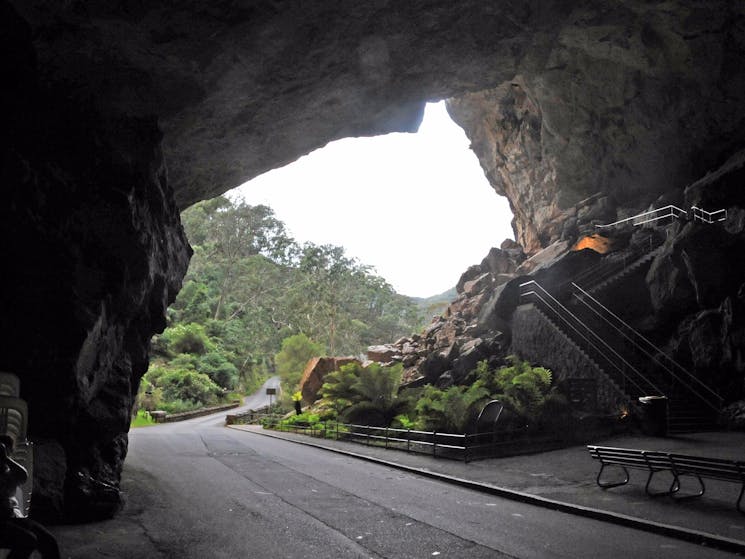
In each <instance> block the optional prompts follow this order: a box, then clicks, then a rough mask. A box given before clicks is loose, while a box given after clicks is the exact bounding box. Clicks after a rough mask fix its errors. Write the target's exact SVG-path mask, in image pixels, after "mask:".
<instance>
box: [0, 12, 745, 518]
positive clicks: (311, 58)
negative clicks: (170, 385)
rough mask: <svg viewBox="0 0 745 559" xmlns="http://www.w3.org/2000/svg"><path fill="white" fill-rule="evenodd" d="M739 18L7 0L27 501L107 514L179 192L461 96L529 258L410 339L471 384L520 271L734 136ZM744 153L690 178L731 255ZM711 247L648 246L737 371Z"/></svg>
mask: <svg viewBox="0 0 745 559" xmlns="http://www.w3.org/2000/svg"><path fill="white" fill-rule="evenodd" d="M743 11H745V7H744V6H743V5H742V4H741V3H737V2H728V1H725V0H718V1H713V2H707V3H706V5H705V6H704V5H702V4H701V3H700V2H693V1H690V0H677V1H673V2H629V3H624V4H623V5H619V4H618V3H617V2H611V1H608V0H594V1H591V2H585V3H582V4H581V5H579V6H578V5H577V3H576V2H570V1H568V0H554V1H551V2H544V1H542V0H541V1H539V0H527V1H524V2H520V1H518V2H497V3H495V2H482V1H479V0H463V1H460V2H434V1H424V0H417V1H411V2H394V3H391V2H379V1H378V0H362V1H358V2H354V3H349V2H315V3H302V4H301V3H276V2H259V1H250V2H240V3H236V2H227V1H224V0H217V1H214V2H210V3H209V4H208V5H207V4H204V3H189V2H186V3H165V4H164V3H132V2H115V3H105V4H102V3H97V4H96V5H92V4H91V5H89V4H86V3H81V2H52V1H50V0H12V1H10V2H8V1H2V0H0V14H1V15H2V18H1V19H0V28H2V31H3V33H2V34H1V35H0V43H1V45H2V47H3V48H2V49H0V57H2V61H3V68H4V69H5V74H4V76H3V77H4V78H6V79H4V80H3V86H2V93H1V95H2V103H0V115H1V116H2V119H3V121H2V124H3V126H2V131H3V133H4V138H3V140H4V141H3V143H2V146H0V149H2V167H1V169H2V177H3V179H4V180H3V186H4V192H5V197H4V200H3V204H2V206H0V208H1V209H0V222H1V223H2V225H1V227H2V228H3V231H2V232H3V236H4V239H5V240H6V244H5V246H6V255H7V259H6V262H7V264H8V266H6V268H8V269H9V271H6V273H4V274H3V276H2V282H3V285H2V287H3V289H2V295H0V296H1V297H2V298H3V301H2V303H3V305H2V309H3V313H2V316H1V317H0V334H2V339H3V341H4V351H3V354H2V356H1V357H0V368H2V369H7V370H11V371H14V372H16V373H18V374H19V375H20V376H21V377H22V380H23V396H24V397H25V398H26V399H27V400H28V401H29V404H30V406H31V412H30V416H31V433H32V436H33V437H34V439H35V440H36V441H37V442H39V445H38V453H37V454H38V459H39V468H38V471H37V474H38V475H37V478H38V479H37V481H38V484H37V485H38V487H39V488H40V491H41V493H40V498H39V499H37V501H36V507H37V510H39V509H42V510H43V509H47V510H56V511H60V510H62V508H64V507H65V506H68V508H69V507H71V506H72V507H73V508H74V507H78V508H83V507H85V504H86V503H96V504H97V505H96V508H95V509H94V510H96V511H98V513H97V514H109V513H110V512H111V511H112V510H113V509H115V508H116V498H112V492H111V490H110V488H109V487H108V486H107V485H102V483H113V485H116V483H117V481H118V476H119V471H120V469H121V463H122V460H123V458H124V455H125V453H126V431H127V424H128V416H129V407H130V404H131V401H132V394H133V393H134V391H135V390H136V387H137V383H138V381H139V377H140V376H141V375H142V373H143V372H144V370H145V368H146V366H147V348H148V343H149V342H148V340H149V338H150V336H151V335H152V334H153V333H154V332H156V331H158V330H159V329H162V327H163V325H164V321H163V317H164V310H165V307H166V305H167V304H168V302H169V301H171V300H172V299H173V297H174V296H175V293H176V291H177V290H178V288H179V285H180V281H181V278H182V276H183V274H184V272H185V269H186V266H187V262H188V257H189V248H188V245H187V243H186V240H185V238H184V236H183V233H182V231H181V227H180V224H179V218H178V212H177V208H184V207H186V206H188V205H189V204H191V203H193V202H195V201H197V200H200V199H204V198H209V197H211V196H213V195H216V194H219V193H222V192H225V191H226V190H228V189H230V188H232V187H234V186H237V185H238V184H240V183H242V182H243V181H245V180H248V179H250V178H252V177H254V176H256V175H258V174H260V173H262V172H264V171H266V170H269V169H271V168H274V167H277V166H280V165H282V164H285V163H288V162H290V161H293V160H294V159H296V158H297V157H299V156H301V155H303V154H305V153H307V152H309V151H310V150H312V149H315V148H317V147H320V146H322V145H325V144H326V143H327V142H329V141H331V140H334V139H337V138H341V137H346V136H352V135H365V134H367V135H374V134H381V133H385V132H390V131H411V130H413V129H415V128H416V127H417V125H418V123H419V120H420V118H421V114H422V107H423V103H424V101H425V100H427V99H442V98H449V97H460V99H457V100H454V101H452V102H451V104H450V109H451V112H452V114H453V115H454V116H455V117H456V119H457V120H458V121H459V122H461V123H462V124H463V125H464V126H465V128H466V129H467V132H468V134H469V136H470V138H471V141H472V143H473V146H474V149H475V151H476V152H477V154H478V155H479V157H480V159H481V163H482V166H483V168H484V169H485V171H486V173H487V176H488V177H489V179H490V180H491V182H492V185H493V186H494V188H495V189H496V190H497V191H498V192H500V193H504V194H506V195H507V196H508V197H509V200H510V203H511V205H512V208H513V210H514V212H515V222H514V228H515V230H516V232H517V239H518V241H519V244H520V245H522V249H524V251H525V253H526V254H527V255H529V256H531V257H532V258H531V259H530V260H528V261H527V262H526V263H523V262H522V258H523V256H522V249H520V248H518V247H510V246H503V247H502V251H503V252H504V253H505V254H503V253H495V254H490V255H489V256H488V257H487V259H486V260H485V263H482V264H481V266H480V269H479V270H474V271H473V274H472V275H471V274H470V273H469V275H468V277H464V279H463V281H462V282H461V283H460V286H461V289H462V292H459V295H458V299H457V300H456V301H455V302H454V303H453V305H452V306H451V309H450V310H449V314H448V316H447V317H446V318H445V319H443V320H442V321H438V322H437V323H435V324H433V325H432V326H431V327H430V328H429V329H428V330H427V332H425V334H424V335H423V336H422V337H420V338H418V339H414V337H412V338H411V339H410V340H409V341H404V342H402V344H401V348H400V349H401V359H402V360H404V361H405V364H406V366H407V371H409V372H414V371H418V369H417V367H418V366H419V364H422V363H425V362H426V363H429V364H431V367H430V366H429V365H428V366H427V367H428V368H427V367H425V368H427V370H426V371H423V372H422V373H421V374H423V375H425V376H427V377H430V376H432V377H434V376H437V378H438V379H439V378H440V377H442V376H443V375H444V378H443V382H451V381H458V379H459V378H460V377H462V375H463V371H465V370H466V369H467V368H468V367H470V364H471V363H472V362H473V360H474V359H475V358H476V357H478V356H480V355H489V354H490V353H491V352H492V351H493V350H494V348H496V347H498V346H500V347H501V346H505V345H506V344H507V343H508V338H509V332H508V327H509V316H510V312H509V311H510V309H514V306H515V303H514V296H515V285H516V282H517V281H518V280H517V279H513V275H515V274H516V275H520V274H523V273H525V274H527V273H531V272H535V271H536V270H540V269H541V267H546V266H548V264H550V263H551V262H553V261H554V260H555V259H556V257H558V256H559V255H560V254H561V252H562V251H563V250H564V249H565V248H566V247H568V246H571V244H572V243H573V242H574V239H575V238H576V236H577V235H579V234H582V233H584V232H585V231H586V230H587V229H588V228H590V227H591V226H592V225H593V224H594V223H597V222H602V221H604V220H610V219H613V218H615V217H623V216H624V215H628V214H630V213H635V212H637V211H639V210H641V209H643V208H644V207H646V206H647V205H648V204H650V203H652V202H654V201H656V200H661V199H667V200H680V199H681V195H682V187H683V185H685V184H688V183H690V182H692V181H693V180H695V179H697V178H699V177H701V176H703V174H704V172H705V171H706V170H709V169H712V168H716V167H717V166H718V165H720V164H721V163H722V162H723V161H724V160H725V159H726V157H728V156H729V155H730V154H731V153H734V152H735V151H736V150H737V149H739V148H740V147H741V145H742V144H743V143H745V126H743V121H744V120H745V102H743V101H745V99H743V97H744V96H745V68H743V66H742V64H741V60H742V58H743V50H745V48H744V45H745V25H744V23H743V22H744V20H745V16H744V14H743ZM735 167H736V165H735ZM166 168H167V172H166ZM737 172H740V171H737ZM737 172H735V171H732V172H729V171H728V172H726V173H723V174H721V176H719V177H718V178H717V180H716V181H713V180H710V181H709V183H710V184H711V187H710V188H709V187H708V186H707V185H708V184H709V183H706V182H705V183H702V184H699V185H698V186H697V189H698V190H696V192H698V193H699V194H700V195H699V194H697V195H696V196H695V198H696V199H697V200H701V203H704V204H706V203H709V204H712V205H714V204H719V205H724V206H726V207H728V208H730V215H731V216H732V219H731V220H728V222H727V224H726V225H725V230H726V231H727V232H728V234H729V237H721V238H717V239H713V241H715V242H716V243H719V244H716V245H715V246H716V247H724V249H725V250H726V251H734V250H739V248H740V237H741V235H742V230H743V224H745V210H743V205H742V204H740V203H739V202H737V203H734V202H730V201H728V200H730V199H731V198H733V197H736V196H737V192H738V191H737V186H736V182H735V180H734V179H733V177H734V176H735V175H736V173H737ZM728 181H729V182H728ZM691 192H693V191H691ZM661 197H662V198H661ZM691 199H693V194H691ZM707 235H709V234H707ZM688 238H690V239H691V243H692V244H691V243H689V242H688V241H686V239H688ZM694 240H695V242H693V241H694ZM720 241H721V242H720ZM698 242H699V240H698V238H697V237H696V234H695V233H693V232H692V233H690V235H688V234H687V233H685V231H684V230H683V231H681V236H680V238H679V239H677V240H676V241H675V243H673V245H671V247H670V250H669V252H668V253H667V256H665V258H666V259H664V258H663V259H662V260H660V262H659V263H655V264H654V265H653V270H654V273H653V274H652V276H650V293H651V300H652V301H653V302H654V305H655V312H656V313H657V316H656V319H658V321H659V322H660V323H662V322H664V321H667V322H668V325H669V324H672V323H676V322H677V321H680V320H684V319H685V320H687V319H688V318H690V317H691V314H692V313H694V312H697V311H705V310H712V309H714V310H715V312H717V313H720V315H721V317H720V318H719V319H716V320H714V319H709V318H706V319H705V320H704V319H703V318H702V319H700V320H689V321H687V322H684V323H681V330H680V331H681V332H688V333H689V334H681V335H682V336H683V337H679V338H676V340H677V341H678V342H679V345H680V347H681V348H684V347H688V348H689V350H688V351H689V352H690V346H691V344H693V345H694V346H695V347H698V345H700V343H701V342H700V340H709V339H712V340H714V339H716V340H724V341H723V342H722V343H723V344H728V345H727V348H728V349H722V351H721V352H720V353H711V354H710V353H706V355H707V357H706V362H707V363H711V362H714V361H717V362H719V363H724V365H721V367H724V368H723V369H722V371H729V370H730V369H729V368H728V367H731V365H729V364H728V363H741V362H742V358H741V355H740V352H741V347H742V339H741V336H742V334H741V328H740V326H739V324H740V323H741V318H740V315H739V313H740V311H739V310H738V309H739V306H738V305H739V302H738V301H739V300H740V299H738V298H737V295H736V293H734V292H733V285H735V284H737V285H740V284H742V283H743V281H742V280H741V279H740V278H742V273H741V270H739V269H738V270H737V271H736V274H734V273H733V274H732V278H731V279H727V280H726V281H724V282H722V281H719V280H718V279H717V278H718V275H717V274H716V273H712V271H713V270H721V269H727V270H728V271H729V268H728V267H727V264H726V261H725V262H723V261H721V259H720V260H716V259H715V260H716V261H714V260H712V258H713V257H712V256H711V255H710V254H709V253H710V252H711V251H710V250H698V249H697V248H696V247H697V246H698V245H697V243H698ZM707 242H708V241H707ZM562 243H563V244H562ZM542 249H543V250H548V252H543V253H541V251H542ZM513 252H514V254H513ZM539 253H541V254H543V257H540V256H539ZM517 266H523V267H522V269H519V268H517ZM717 266H718V268H717ZM723 266H724V268H722V267H723ZM738 282H739V283H738ZM726 301H729V303H727V304H725V302H726ZM680 305H683V307H682V308H684V309H685V312H683V311H680V310H676V309H679V308H681V307H680ZM716 309H720V310H716ZM727 309H732V311H731V318H726V317H727V316H729V315H728V314H727V313H729V312H730V311H729V310H727ZM500 332H504V334H500ZM685 336H688V338H686V339H690V340H693V341H692V342H685V343H684V342H683V341H682V340H683V338H684V337H685ZM477 339H480V340H481V342H478V343H477V342H476V340H477ZM707 343H708V342H707ZM406 344H408V345H406ZM696 344H698V345H696ZM723 348H724V346H723ZM494 351H495V350H494ZM681 351H683V349H681ZM433 355H435V356H437V357H431V356H433ZM728 356H731V357H728ZM737 366H740V365H737ZM418 374H420V373H412V375H411V376H412V377H416V376H417V375H418ZM722 374H725V373H724V372H723V373H722ZM65 494H67V499H65V498H64V495H65ZM72 512H73V513H74V511H72Z"/></svg>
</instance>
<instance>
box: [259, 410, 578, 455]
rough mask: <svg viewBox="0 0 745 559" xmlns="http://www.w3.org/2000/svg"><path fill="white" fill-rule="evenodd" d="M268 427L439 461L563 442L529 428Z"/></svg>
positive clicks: (286, 424) (269, 424) (330, 423)
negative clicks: (463, 431) (456, 430)
mask: <svg viewBox="0 0 745 559" xmlns="http://www.w3.org/2000/svg"><path fill="white" fill-rule="evenodd" d="M264 427H265V428H268V429H275V430H278V431H283V432H291V433H299V434H304V435H309V436H312V437H317V438H324V439H333V440H337V441H349V442H354V443H359V444H364V445H367V446H377V447H380V448H385V449H395V450H403V451H406V452H412V453H419V454H427V455H431V456H433V457H435V458H446V459H455V460H463V461H464V462H466V463H468V462H470V461H472V460H475V459H477V458H484V457H495V456H505V455H508V454H511V453H513V454H514V453H517V452H519V451H521V450H523V451H524V450H525V449H526V448H528V449H532V447H535V446H539V447H540V448H556V447H557V446H561V445H563V444H564V443H565V441H564V440H563V439H558V438H555V437H549V436H536V435H535V434H531V433H530V432H529V431H528V430H527V429H511V430H503V431H494V432H489V433H474V434H459V433H444V432H439V431H420V430H416V429H397V428H394V427H374V426H371V425H358V424H354V423H340V422H336V421H326V422H318V423H290V422H286V421H282V420H281V419H279V418H277V419H275V420H267V421H266V422H264Z"/></svg>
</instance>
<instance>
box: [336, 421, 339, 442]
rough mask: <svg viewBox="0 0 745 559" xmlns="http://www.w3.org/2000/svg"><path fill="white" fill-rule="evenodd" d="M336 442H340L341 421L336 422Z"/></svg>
mask: <svg viewBox="0 0 745 559" xmlns="http://www.w3.org/2000/svg"><path fill="white" fill-rule="evenodd" d="M336 440H337V441H338V440H339V420H338V419H337V420H336Z"/></svg>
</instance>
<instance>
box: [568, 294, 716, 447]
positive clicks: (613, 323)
mask: <svg viewBox="0 0 745 559" xmlns="http://www.w3.org/2000/svg"><path fill="white" fill-rule="evenodd" d="M572 297H573V299H574V301H575V302H576V304H577V306H579V307H580V308H582V309H584V310H585V313H584V316H585V320H586V321H588V322H591V323H592V324H593V325H594V327H595V328H596V329H598V330H599V331H602V332H603V333H604V336H605V338H606V339H607V340H608V342H609V344H611V345H614V346H615V347H620V346H622V347H623V348H624V349H623V350H622V353H623V355H624V357H625V359H626V360H627V361H628V362H630V363H632V364H633V365H634V366H635V368H636V369H637V370H638V371H639V372H640V374H642V375H644V376H645V377H646V378H648V379H650V381H652V382H653V383H654V384H655V385H656V386H659V387H660V388H661V389H662V392H663V395H665V396H667V398H668V405H669V409H668V432H671V433H683V432H691V431H703V430H710V429H712V428H714V427H716V419H717V415H718V412H719V411H720V410H721V408H722V404H723V400H722V398H721V397H720V396H719V395H718V394H717V393H716V392H715V391H714V390H713V389H712V388H710V387H709V386H707V385H706V384H705V383H704V382H702V381H701V380H700V379H699V378H697V377H696V376H695V375H693V374H692V373H691V372H690V371H688V370H687V369H686V368H685V367H683V366H682V365H680V364H679V363H678V362H676V361H675V360H674V359H672V358H671V357H670V356H669V355H667V354H666V353H665V352H664V351H662V349H660V348H659V347H657V346H656V345H655V344H654V343H652V342H651V341H650V340H649V339H648V338H646V337H645V336H644V335H643V334H641V333H640V332H638V331H637V330H635V329H634V328H633V327H631V326H630V325H629V324H628V323H626V322H625V321H624V320H623V319H622V318H621V317H619V316H618V315H617V314H615V313H614V312H612V311H611V310H610V309H608V307H606V306H605V305H603V304H602V303H601V302H600V301H598V300H597V299H596V298H594V297H593V296H592V295H590V293H588V292H587V291H585V290H584V289H582V288H581V287H579V286H578V285H576V284H573V292H572ZM576 314H579V315H580V316H582V315H583V313H581V312H580V313H576ZM587 315H590V316H591V317H592V318H594V320H592V321H590V320H587Z"/></svg>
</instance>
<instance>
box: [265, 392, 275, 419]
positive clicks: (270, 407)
mask: <svg viewBox="0 0 745 559" xmlns="http://www.w3.org/2000/svg"><path fill="white" fill-rule="evenodd" d="M266 394H267V396H269V413H272V396H275V395H276V394H277V389H276V388H267V389H266Z"/></svg>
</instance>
